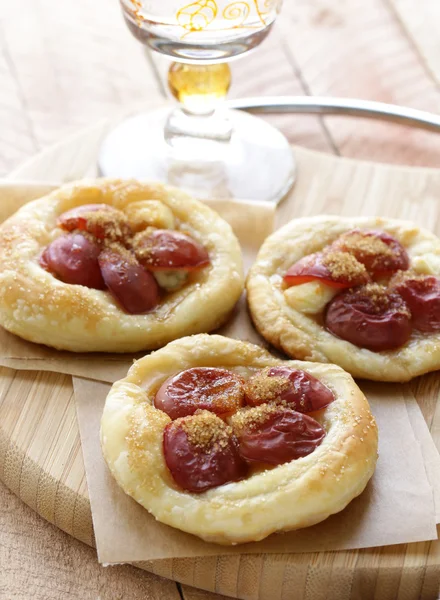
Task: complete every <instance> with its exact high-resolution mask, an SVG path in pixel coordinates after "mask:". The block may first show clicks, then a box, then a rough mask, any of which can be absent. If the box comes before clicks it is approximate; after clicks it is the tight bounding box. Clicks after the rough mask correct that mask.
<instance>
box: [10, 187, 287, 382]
mask: <svg viewBox="0 0 440 600" xmlns="http://www.w3.org/2000/svg"><path fill="white" fill-rule="evenodd" d="M52 189H54V186H53V185H51V184H38V183H29V184H24V183H22V184H16V183H9V182H6V181H4V182H0V223H1V222H3V221H4V220H5V219H7V218H8V217H9V216H10V215H11V214H13V213H14V212H15V211H16V210H17V209H18V208H19V207H20V206H22V205H23V204H25V203H26V202H30V201H32V200H35V199H36V198H39V197H41V196H43V195H45V194H47V193H48V192H50V191H51V190H52ZM207 204H209V205H210V206H211V207H212V208H213V209H214V210H216V211H217V212H218V213H219V214H220V215H221V216H222V217H223V218H224V219H225V220H226V221H228V222H229V223H230V225H231V227H232V228H233V230H234V232H235V233H236V235H237V237H238V238H239V240H240V243H241V245H242V248H243V259H244V263H245V266H246V268H247V267H249V266H250V264H251V263H252V261H253V259H254V257H255V254H256V252H257V250H258V248H259V247H260V245H261V244H262V242H263V240H264V239H265V238H266V237H267V236H268V235H269V234H270V233H271V232H272V230H273V222H274V215H275V208H274V205H273V204H272V203H264V202H258V203H251V202H246V201H240V202H239V201H233V202H232V201H231V202H226V201H222V202H215V201H210V202H207ZM239 315H241V316H240V317H239ZM244 315H246V303H245V300H244V297H243V298H241V300H240V302H239V303H238V305H237V307H236V310H235V311H234V314H233V315H232V318H231V319H230V320H229V322H228V324H227V325H226V326H225V327H224V328H222V329H221V330H220V331H219V333H224V335H231V336H233V337H238V338H241V339H247V340H248V341H252V342H255V343H261V344H263V343H264V341H263V340H262V338H260V336H259V335H258V334H257V333H256V332H255V331H254V330H253V328H252V327H250V326H249V327H248V324H249V323H250V321H249V318H248V317H247V316H244ZM143 354H145V353H138V354H122V355H121V354H105V353H98V354H96V353H93V354H87V353H78V354H77V353H73V352H60V351H57V350H54V349H52V348H49V347H47V346H43V345H40V344H33V343H31V342H27V341H25V340H23V339H21V338H19V337H17V336H15V335H12V334H11V333H8V332H7V331H5V330H4V329H3V328H1V327H0V366H3V367H10V368H12V369H22V370H37V371H54V372H57V373H66V374H68V375H76V376H81V377H86V378H90V379H96V380H99V381H107V382H110V383H112V382H114V381H117V380H118V379H121V378H122V377H124V375H125V374H126V373H127V370H128V368H129V367H130V365H131V364H132V362H133V360H134V359H136V358H139V357H140V356H142V355H143Z"/></svg>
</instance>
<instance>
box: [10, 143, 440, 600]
mask: <svg viewBox="0 0 440 600" xmlns="http://www.w3.org/2000/svg"><path fill="white" fill-rule="evenodd" d="M75 143H77V142H75ZM72 144H73V142H72V143H71V144H66V145H64V150H63V154H64V156H65V157H66V160H65V161H64V163H65V164H64V165H61V166H60V164H58V165H57V166H56V169H57V172H56V173H54V162H53V155H52V157H51V155H50V153H49V154H46V155H45V156H44V157H40V158H38V159H37V160H36V161H34V162H32V163H31V164H29V165H28V166H27V167H26V169H22V170H21V171H20V173H19V174H17V175H20V176H21V177H22V178H28V179H33V180H38V179H40V180H44V179H49V177H48V173H49V172H51V173H52V177H51V178H50V179H51V180H54V179H62V178H63V173H65V174H66V175H68V174H69V170H68V168H67V165H68V163H69V161H70V158H69V156H70V157H71V156H73V155H74V154H76V156H77V149H76V151H75V152H73V150H74V148H73V145H72ZM89 149H90V147H89ZM294 152H295V155H296V159H297V161H298V180H297V183H296V186H295V188H294V190H293V192H292V193H291V195H290V196H289V198H288V199H287V200H286V201H285V202H284V203H283V204H282V205H280V206H279V208H278V223H279V224H282V223H284V222H286V221H287V220H289V219H291V218H293V217H299V216H305V215H312V214H318V213H333V214H343V215H374V214H378V215H379V214H380V215H384V216H391V217H399V218H408V219H412V220H414V221H415V222H417V223H418V224H420V225H423V226H425V227H427V228H429V229H432V230H433V231H436V233H437V234H440V170H432V169H422V168H404V167H389V166H385V165H378V164H375V165H374V164H370V163H363V162H358V161H350V160H346V159H340V158H335V157H332V156H328V155H323V154H318V153H315V152H310V151H306V150H303V149H299V148H295V149H294ZM58 154H59V151H58ZM62 162H63V161H62ZM70 174H71V172H70ZM76 176H78V172H76ZM412 389H413V392H414V394H415V395H416V398H417V400H418V402H419V404H420V407H421V409H422V412H423V414H424V417H425V419H426V421H427V424H428V426H429V427H430V430H431V433H432V435H433V437H434V440H435V442H436V444H437V448H440V403H438V402H437V399H438V396H439V392H440V377H439V376H438V375H437V374H431V375H427V376H425V377H422V378H419V379H417V380H415V381H414V382H413V383H412ZM0 479H1V480H2V481H3V482H4V483H5V484H6V485H7V486H8V487H9V488H10V489H11V490H12V491H13V492H14V493H15V494H17V496H19V497H20V498H21V499H22V500H23V501H24V502H26V503H27V504H28V505H29V506H30V507H31V508H33V509H34V510H36V511H37V512H38V513H39V514H40V515H41V516H43V517H44V518H45V519H47V520H48V521H50V522H52V523H54V524H55V525H57V526H58V527H60V528H61V529H63V530H64V531H66V532H68V533H69V534H71V535H72V536H74V537H76V538H78V539H79V540H81V541H83V542H85V543H86V544H89V545H91V546H93V545H94V537H93V525H92V518H91V512H90V503H89V499H88V492H87V484H86V478H85V473H84V464H83V458H82V452H81V444H80V438H79V432H78V425H77V420H76V413H75V404H74V397H73V388H72V383H71V378H70V377H69V376H66V375H61V374H55V373H48V372H35V371H13V370H11V369H6V368H0ZM137 566H139V567H140V568H143V569H146V570H148V571H151V572H154V573H157V574H159V575H162V576H164V577H168V578H172V579H174V580H177V581H180V582H182V583H185V584H189V585H191V586H195V587H200V588H203V589H206V590H210V591H215V592H219V593H222V594H225V595H229V596H233V597H237V598H246V599H251V600H257V599H260V600H282V599H288V598H289V599H291V598H293V597H294V598H295V600H303V599H304V600H306V599H313V600H319V599H321V598H322V599H324V598H325V599H329V600H333V599H334V600H348V599H363V598H375V599H377V600H387V599H389V598H396V597H398V598H404V599H405V600H412V599H414V600H418V599H419V598H422V599H427V600H428V599H429V600H432V599H436V598H437V595H438V591H439V583H440V542H437V541H436V542H426V543H418V544H409V545H402V546H392V547H384V548H373V549H368V550H359V551H343V552H325V553H313V554H302V555H298V554H295V555H241V556H227V557H209V558H197V559H176V560H162V561H156V562H149V563H142V564H139V565H137Z"/></svg>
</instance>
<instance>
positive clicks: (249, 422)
mask: <svg viewBox="0 0 440 600" xmlns="http://www.w3.org/2000/svg"><path fill="white" fill-rule="evenodd" d="M282 410H283V409H282V408H281V407H280V406H278V405H276V404H261V405H260V406H255V407H252V408H251V407H246V408H242V409H240V410H239V411H237V412H236V413H235V415H233V416H232V417H231V425H232V430H233V431H234V433H235V434H236V435H240V434H241V433H242V432H243V431H249V430H251V431H252V429H257V428H258V427H259V426H260V425H263V423H265V422H266V421H267V420H268V419H269V418H270V417H271V416H272V415H274V414H277V413H279V412H280V411H282Z"/></svg>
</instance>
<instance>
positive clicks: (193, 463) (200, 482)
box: [163, 411, 247, 493]
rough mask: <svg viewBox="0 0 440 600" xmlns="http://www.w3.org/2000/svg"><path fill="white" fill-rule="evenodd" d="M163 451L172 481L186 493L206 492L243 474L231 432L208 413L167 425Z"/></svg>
mask: <svg viewBox="0 0 440 600" xmlns="http://www.w3.org/2000/svg"><path fill="white" fill-rule="evenodd" d="M163 451H164V456H165V462H166V464H167V467H168V469H169V470H170V472H171V475H172V476H173V479H174V481H175V482H176V483H177V485H179V486H180V487H181V488H183V489H184V490H187V491H188V492H193V493H200V492H205V491H206V490H209V489H211V488H214V487H218V486H219V485H224V484H225V483H229V482H231V481H238V480H240V479H243V477H245V475H246V471H247V466H246V463H245V462H244V460H243V459H242V458H241V457H240V455H239V453H238V446H237V440H236V438H235V437H234V436H233V434H232V429H231V428H230V427H229V426H228V425H226V423H224V421H222V420H221V419H220V418H219V417H217V416H216V415H214V414H213V413H210V412H208V411H200V413H198V414H196V415H192V416H189V417H184V418H182V419H178V420H177V421H173V422H172V423H169V424H168V425H167V426H166V427H165V430H164V436H163Z"/></svg>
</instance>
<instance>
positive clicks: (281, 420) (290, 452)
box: [231, 404, 326, 465]
mask: <svg viewBox="0 0 440 600" xmlns="http://www.w3.org/2000/svg"><path fill="white" fill-rule="evenodd" d="M231 423H232V429H233V431H234V433H235V435H236V436H237V438H238V444H239V446H238V447H239V452H240V455H241V456H242V457H243V458H245V459H246V460H247V461H250V462H260V463H267V464H271V465H281V464H283V463H286V462H289V461H291V460H294V459H297V458H301V457H303V456H307V455H308V454H310V453H312V452H313V451H314V450H315V448H317V447H318V446H319V445H320V444H321V442H322V440H323V439H324V437H325V435H326V434H325V430H324V429H323V428H322V427H321V425H320V424H319V423H318V421H316V420H315V419H313V418H312V417H310V416H309V415H304V414H303V413H300V412H297V411H295V410H292V409H291V408H285V407H283V406H277V405H273V404H272V405H271V404H263V405H261V406H257V407H255V408H244V409H242V410H240V411H239V412H238V413H236V414H235V415H234V416H233V417H232V419H231Z"/></svg>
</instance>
